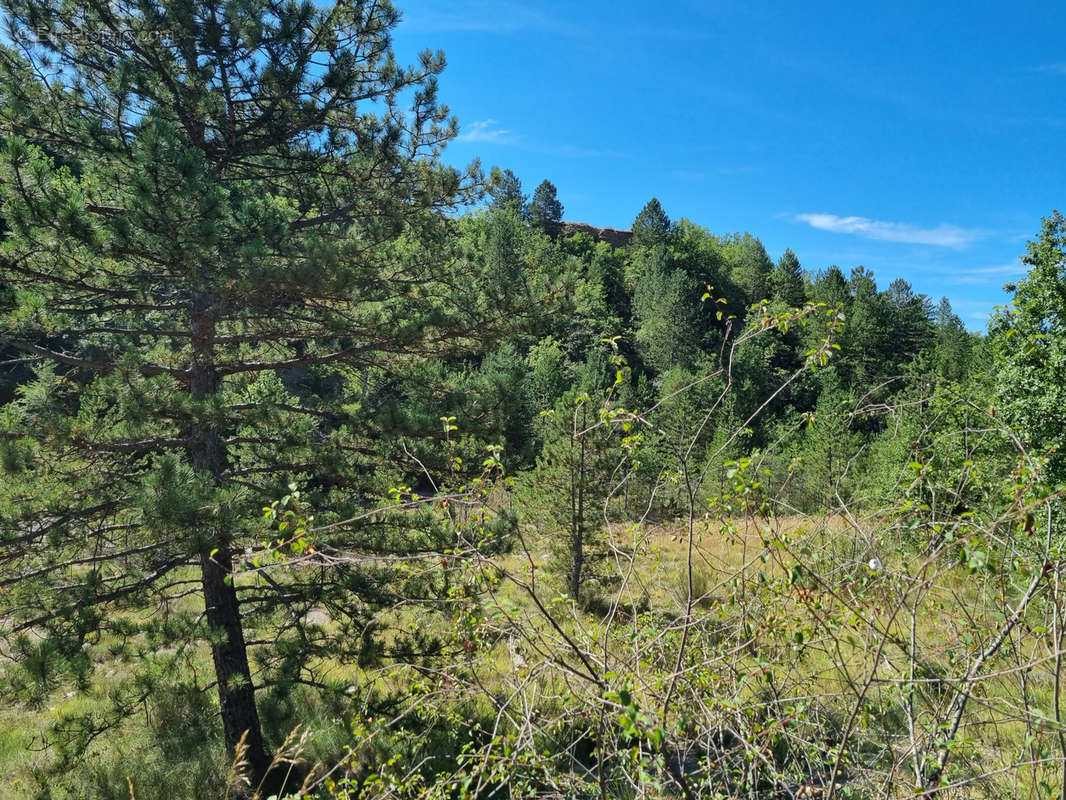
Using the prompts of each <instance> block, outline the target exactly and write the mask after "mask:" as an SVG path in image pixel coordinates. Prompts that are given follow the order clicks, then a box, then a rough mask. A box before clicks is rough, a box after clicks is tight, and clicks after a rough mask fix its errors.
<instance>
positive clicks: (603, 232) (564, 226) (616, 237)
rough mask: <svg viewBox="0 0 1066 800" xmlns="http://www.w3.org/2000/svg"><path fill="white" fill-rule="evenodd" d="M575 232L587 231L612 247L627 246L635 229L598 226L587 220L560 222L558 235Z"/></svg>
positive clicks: (568, 234)
mask: <svg viewBox="0 0 1066 800" xmlns="http://www.w3.org/2000/svg"><path fill="white" fill-rule="evenodd" d="M575 233H587V234H588V235H589V236H591V237H592V238H593V239H595V240H596V241H597V242H607V244H609V245H610V246H611V247H627V246H628V245H629V240H630V239H632V238H633V231H620V230H617V229H616V228H597V227H595V226H593V225H589V224H588V223H586V222H560V223H559V230H558V233H557V235H558V236H573V235H574V234H575Z"/></svg>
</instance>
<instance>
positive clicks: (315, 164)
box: [0, 0, 508, 777]
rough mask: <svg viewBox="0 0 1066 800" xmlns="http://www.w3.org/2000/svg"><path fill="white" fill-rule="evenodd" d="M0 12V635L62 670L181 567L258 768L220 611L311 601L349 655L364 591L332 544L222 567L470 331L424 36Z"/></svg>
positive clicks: (178, 13)
mask: <svg viewBox="0 0 1066 800" xmlns="http://www.w3.org/2000/svg"><path fill="white" fill-rule="evenodd" d="M0 5H2V7H3V9H4V11H5V13H6V15H7V16H8V18H9V20H10V21H11V22H12V24H13V25H14V26H15V28H16V29H25V30H32V31H34V32H36V38H35V39H32V40H31V39H29V38H21V39H19V42H18V48H14V47H8V48H2V49H0V81H2V83H3V86H4V87H5V89H4V97H3V105H2V107H0V131H2V132H3V134H4V137H5V139H4V141H3V145H2V148H0V202H2V211H0V214H2V216H3V217H4V219H5V220H6V221H7V222H8V224H9V225H10V232H9V235H8V237H7V239H6V241H5V242H4V244H3V247H2V249H0V284H3V285H5V286H7V287H10V289H11V290H12V291H13V293H14V296H13V298H11V302H10V303H9V304H7V305H6V307H5V309H4V310H5V314H4V316H3V318H2V321H0V348H4V349H5V350H11V349H14V350H16V351H19V352H21V353H23V354H25V355H26V356H28V357H32V358H34V359H37V364H38V366H37V371H36V375H35V379H34V380H33V381H32V382H30V383H29V384H27V385H24V386H23V387H21V389H20V391H19V394H18V397H17V398H16V399H15V400H14V401H13V402H11V403H10V404H9V405H7V406H6V407H4V408H3V409H2V410H0V425H2V432H0V442H2V446H3V448H4V453H3V459H2V468H3V470H4V472H5V474H4V476H3V477H2V478H0V487H2V488H0V494H2V497H0V587H2V592H3V600H2V606H0V618H2V621H0V628H2V629H3V634H2V635H3V636H4V637H5V638H7V639H10V640H17V644H16V646H15V647H14V648H13V651H14V652H15V653H21V654H23V655H26V657H27V658H29V657H30V655H32V653H41V652H47V653H50V654H53V655H55V658H53V659H52V660H51V667H50V668H51V669H54V670H61V669H62V668H70V669H74V670H84V668H85V660H84V659H83V658H81V657H80V656H79V654H80V653H82V652H83V649H82V648H83V643H84V642H86V641H89V640H90V639H92V637H94V636H97V635H99V634H100V633H101V632H105V633H106V632H108V631H112V632H113V629H115V628H116V626H119V625H123V626H126V628H123V630H124V631H125V634H124V635H130V631H129V630H128V626H129V625H130V624H131V623H130V621H129V619H128V618H126V619H124V618H123V614H122V610H123V609H127V608H136V607H140V606H141V605H143V604H144V603H146V602H147V601H148V599H149V598H151V603H152V605H153V606H155V605H158V604H159V603H160V601H162V606H161V607H163V608H164V609H166V608H168V606H167V604H166V601H167V598H170V597H174V596H179V595H181V594H182V593H184V594H187V593H188V585H189V583H190V575H189V571H190V570H194V571H195V573H196V574H197V577H196V583H197V584H198V586H199V593H200V595H201V597H202V602H203V610H204V612H205V613H204V616H203V620H202V622H201V621H197V622H196V624H195V625H194V627H193V629H192V630H193V631H194V633H192V634H190V635H193V636H195V637H199V641H200V642H202V643H203V645H204V647H209V648H210V651H211V655H212V659H213V663H214V670H215V678H216V680H215V683H216V686H217V693H218V700H219V705H220V710H221V724H222V726H223V728H224V738H225V742H226V744H227V746H228V748H229V750H230V752H231V753H232V752H233V751H234V750H235V748H236V746H237V744H238V741H239V740H240V739H241V737H242V736H245V737H246V738H245V742H246V744H247V751H246V753H245V757H246V759H247V760H248V762H249V763H250V765H251V769H252V772H253V773H254V774H255V776H257V777H262V776H263V773H264V771H265V770H266V768H267V764H268V755H267V747H266V745H265V742H264V738H263V735H262V732H261V725H260V720H259V715H258V712H257V701H256V696H257V690H258V689H259V688H260V687H261V685H262V681H261V677H262V676H261V675H257V674H256V673H255V672H253V670H252V668H251V666H250V660H249V649H250V648H251V647H252V643H251V642H250V640H249V636H248V634H247V632H246V630H245V626H246V622H247V621H248V620H253V622H256V621H257V622H259V623H265V622H269V621H271V620H275V621H276V620H277V619H278V618H279V617H278V615H277V614H276V613H275V614H274V615H273V616H271V611H272V610H276V609H282V610H284V609H283V608H282V606H283V605H288V606H289V607H290V610H293V611H295V610H297V608H298V606H294V605H293V604H298V603H299V602H300V601H301V600H302V599H304V598H309V599H308V600H307V602H308V603H324V604H327V605H328V606H329V607H330V608H331V609H334V610H335V611H336V615H337V616H336V618H337V619H338V620H340V626H339V627H340V633H341V638H340V639H339V641H346V642H349V644H347V645H342V648H343V647H348V648H349V649H348V650H347V651H345V652H337V651H334V655H336V656H337V657H348V658H352V659H354V658H357V657H362V656H363V655H365V653H363V654H360V653H359V652H355V651H356V650H357V649H358V647H359V643H360V642H363V641H364V640H365V638H366V637H364V636H362V635H361V633H362V632H365V631H366V630H367V627H366V619H367V616H368V615H369V614H371V613H372V610H373V609H374V608H376V607H377V605H376V604H380V603H387V602H389V600H388V593H387V585H388V584H387V583H385V582H384V581H383V580H380V576H376V575H375V573H374V572H373V571H372V570H371V571H369V572H368V571H367V570H366V569H362V568H360V567H359V566H358V564H359V559H357V558H355V557H353V558H348V559H345V560H344V563H343V564H339V565H338V566H336V567H335V568H331V569H328V570H327V569H326V568H325V567H323V570H324V571H322V572H318V571H309V570H305V571H303V572H300V571H293V573H292V574H291V575H290V576H289V579H290V580H291V585H289V586H287V587H284V589H281V588H279V589H278V591H277V592H275V591H273V590H272V589H269V587H267V590H266V591H264V587H263V584H262V583H257V585H256V586H250V585H248V584H247V582H242V581H240V580H235V574H236V572H237V570H238V568H239V563H238V562H239V559H240V557H241V554H243V553H245V552H247V551H249V550H253V551H254V549H255V548H257V547H258V542H259V541H260V540H261V539H262V538H263V536H264V531H263V530H262V529H261V527H259V526H261V523H256V524H252V523H251V522H249V520H250V519H252V518H254V517H255V516H256V512H257V511H258V510H259V508H260V507H261V505H262V503H263V502H264V501H269V500H270V499H271V498H273V497H278V496H279V495H280V494H283V493H284V492H285V489H284V487H285V486H286V484H288V483H289V482H290V481H300V482H302V483H305V484H307V485H309V486H312V487H316V491H317V492H318V494H319V496H321V497H323V498H328V499H329V501H330V502H331V503H332V502H334V501H335V502H336V503H337V504H338V506H339V507H340V508H341V509H342V510H343V504H344V503H345V502H347V503H349V505H350V504H351V502H352V501H351V498H352V497H358V496H359V495H360V493H363V492H368V491H369V489H368V488H367V486H366V484H365V483H360V480H361V476H362V475H365V474H366V473H367V472H368V471H369V470H372V469H373V465H374V458H375V455H376V453H377V451H378V449H379V448H378V447H377V446H375V445H374V444H373V443H367V440H366V435H367V431H368V430H369V429H372V428H373V427H374V425H375V421H374V420H375V416H374V413H373V410H374V407H375V403H376V402H377V401H376V399H375V387H382V386H387V385H388V383H389V381H390V375H391V374H393V373H395V372H396V371H397V370H401V369H403V367H404V365H405V364H409V363H411V362H413V361H416V360H417V359H419V358H420V357H422V356H424V355H425V354H427V353H432V354H435V355H446V354H447V353H448V352H449V351H451V350H453V349H454V348H455V347H457V346H460V345H459V344H456V343H460V344H461V342H462V341H463V336H464V334H466V333H468V332H470V331H471V330H472V329H473V328H474V327H476V326H478V325H479V324H481V323H480V322H479V321H478V320H476V319H474V318H473V316H472V315H473V313H474V312H470V311H468V310H467V306H468V304H467V303H464V302H459V300H458V299H459V298H462V297H470V296H477V288H476V287H477V284H478V281H477V276H476V275H471V274H468V273H466V272H465V271H464V270H463V269H462V268H461V265H460V264H459V263H458V262H457V261H455V260H453V259H450V258H449V257H448V249H447V246H446V239H445V235H446V231H447V228H448V226H449V225H450V221H449V219H448V217H447V215H446V214H445V213H443V212H445V211H447V210H449V209H452V208H454V207H455V206H456V205H457V204H458V203H461V202H465V201H466V200H467V199H469V197H470V196H472V194H473V192H472V188H473V187H474V186H475V184H476V183H477V180H476V179H477V177H478V176H477V175H476V173H475V172H474V171H472V170H471V171H468V172H467V173H466V174H463V173H460V172H458V171H456V170H455V169H452V168H448V167H444V166H442V165H441V164H440V162H439V160H438V155H439V152H440V149H441V147H442V146H443V145H444V144H445V143H446V142H447V141H448V139H449V138H450V137H451V136H452V135H453V134H454V132H455V125H454V121H452V120H451V119H450V118H449V117H448V115H447V110H446V108H445V107H443V106H441V105H439V104H438V102H437V91H436V89H437V85H436V76H437V74H438V73H439V72H440V71H441V69H442V68H443V65H444V60H443V56H442V55H441V54H439V53H438V54H431V53H428V52H427V53H424V54H423V55H422V56H421V58H420V60H419V62H418V64H417V65H416V66H414V67H411V68H405V67H402V66H400V65H398V64H397V63H396V61H395V59H394V57H393V54H392V52H391V44H390V31H391V29H392V28H393V26H394V25H395V24H396V22H397V20H398V14H397V12H396V11H395V10H393V9H392V7H391V6H390V5H389V3H388V2H387V1H386V2H376V3H371V4H364V3H361V2H356V3H344V2H341V3H336V4H333V3H328V2H327V3H320V4H311V3H291V4H284V3H283V4H277V3H272V2H267V0H250V1H249V2H245V3H240V4H226V5H220V4H218V3H214V2H207V1H206V0H178V2H176V3H166V4H152V3H149V2H143V3H142V2H126V1H125V0H116V2H113V3H110V4H108V3H104V4H101V3H96V2H91V0H71V2H63V3H53V2H49V1H48V0H3V2H2V4H0ZM494 312H495V313H497V314H498V315H499V316H501V317H502V316H506V314H507V313H508V309H506V308H503V307H498V308H495V309H494ZM342 486H343V487H344V488H345V492H343V493H340V492H339V491H338V487H342ZM329 537H330V539H329V541H330V542H331V543H332V546H333V547H336V548H338V549H340V548H347V549H348V550H349V551H352V550H361V551H362V552H367V551H370V552H373V553H376V554H380V553H382V552H386V553H404V552H408V551H411V550H418V549H419V548H426V547H428V546H429V545H428V544H427V542H426V541H425V540H424V539H419V538H418V537H415V536H401V535H398V534H397V532H396V531H395V530H392V529H391V528H387V527H386V526H382V525H379V526H378V527H377V528H374V529H371V530H368V531H364V532H361V533H360V535H359V536H358V537H355V536H353V534H352V528H351V526H347V525H338V526H337V527H336V528H335V529H334V530H332V531H331V533H330V534H329ZM355 542H358V545H357V544H355ZM325 544H326V542H325V541H324V542H323V545H325ZM303 607H304V608H306V607H307V606H306V605H305V606H303ZM256 614H259V616H255V615H256ZM196 616H197V615H194V616H193V619H195V618H196ZM296 616H297V617H298V616H299V615H296ZM286 618H287V619H289V620H290V622H288V623H286V624H285V626H284V627H283V628H282V629H281V630H279V631H277V632H276V635H275V634H271V635H270V636H266V637H261V636H259V637H256V638H257V639H259V640H261V641H260V644H262V643H263V642H266V643H267V646H268V647H269V646H271V645H270V644H269V643H270V642H271V641H273V643H274V644H273V646H274V647H275V650H274V651H271V652H268V653H266V654H265V655H264V656H263V659H262V660H261V661H259V663H267V664H273V665H274V666H275V668H276V670H277V673H276V675H275V677H276V678H278V679H279V680H280V679H282V678H285V676H286V674H288V680H290V681H291V680H293V679H294V678H293V676H292V674H291V673H292V672H293V671H299V670H300V669H302V668H303V665H304V664H305V662H306V661H307V658H308V656H307V650H306V648H307V647H309V646H310V645H308V638H307V637H306V636H303V637H302V638H301V635H302V634H301V632H300V631H299V630H297V628H298V627H299V626H298V625H294V624H293V623H292V618H293V615H289V616H288V617H286ZM28 632H34V635H35V636H37V637H38V639H39V640H40V641H38V643H36V644H35V643H34V641H37V640H33V641H31V640H29V639H27V638H26V635H27V633H28ZM20 637H21V638H20ZM42 637H43V638H42ZM151 641H156V642H157V641H158V639H152V640H151ZM42 642H43V643H42ZM286 642H287V643H288V644H289V645H291V646H292V647H293V648H299V647H303V648H305V649H304V650H301V651H300V652H302V653H303V654H304V655H291V656H288V657H282V656H279V655H278V653H279V652H280V650H277V648H279V647H281V645H282V644H284V643H286ZM159 646H160V647H162V646H163V645H162V644H160V645H159ZM5 649H6V648H5ZM320 654H322V653H320ZM257 661H258V659H257ZM286 669H288V670H289V673H285V670H286ZM301 674H302V673H301ZM296 677H299V676H296ZM93 735H95V734H93ZM89 740H90V741H91V737H90V739H89Z"/></svg>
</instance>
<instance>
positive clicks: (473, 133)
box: [455, 119, 517, 144]
mask: <svg viewBox="0 0 1066 800" xmlns="http://www.w3.org/2000/svg"><path fill="white" fill-rule="evenodd" d="M455 141H457V142H488V143H490V144H515V143H516V142H517V137H516V136H515V135H514V134H513V133H512V132H511V131H509V130H507V129H506V128H501V127H499V124H498V123H497V122H496V120H494V119H482V120H478V121H477V122H471V123H470V124H469V125H467V126H466V129H465V130H464V131H463V132H462V133H460V134H459V135H458V136H456V137H455Z"/></svg>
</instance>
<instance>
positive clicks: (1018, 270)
mask: <svg viewBox="0 0 1066 800" xmlns="http://www.w3.org/2000/svg"><path fill="white" fill-rule="evenodd" d="M1025 270H1026V267H1025V265H1024V264H1022V262H1021V261H1015V262H1014V263H1013V264H1000V265H999V266H995V267H967V268H966V269H961V270H954V271H953V272H954V274H953V275H952V276H951V282H952V283H963V284H975V285H990V286H991V285H996V284H1002V283H1004V282H1006V281H1009V280H1014V279H1018V278H1021V277H1022V276H1023V275H1025Z"/></svg>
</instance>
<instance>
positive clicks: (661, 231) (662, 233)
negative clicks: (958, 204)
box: [633, 197, 674, 246]
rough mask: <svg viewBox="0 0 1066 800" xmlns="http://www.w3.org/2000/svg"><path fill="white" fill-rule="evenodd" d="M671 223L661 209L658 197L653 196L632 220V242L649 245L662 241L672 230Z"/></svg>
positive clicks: (638, 244)
mask: <svg viewBox="0 0 1066 800" xmlns="http://www.w3.org/2000/svg"><path fill="white" fill-rule="evenodd" d="M673 229H674V226H673V223H671V222H670V218H669V217H668V216H666V212H665V211H663V207H662V204H661V203H660V202H659V198H657V197H653V198H652V199H651V200H649V201H648V202H647V203H645V204H644V208H642V209H641V210H640V213H639V214H637V218H636V219H634V220H633V244H634V245H636V246H641V245H645V246H650V245H655V244H662V243H664V242H665V241H666V240H667V238H669V236H670V233H671V232H672V231H673Z"/></svg>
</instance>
